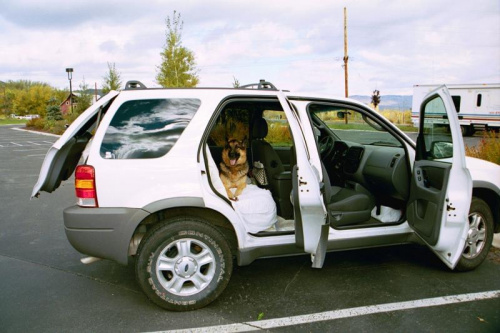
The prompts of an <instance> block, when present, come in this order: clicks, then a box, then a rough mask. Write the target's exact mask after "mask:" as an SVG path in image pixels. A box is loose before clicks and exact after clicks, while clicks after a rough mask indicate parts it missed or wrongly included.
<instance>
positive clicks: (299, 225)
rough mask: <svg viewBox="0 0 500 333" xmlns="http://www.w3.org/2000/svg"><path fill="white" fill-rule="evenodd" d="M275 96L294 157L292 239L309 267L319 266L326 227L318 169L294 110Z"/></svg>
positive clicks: (285, 101) (323, 252) (324, 251)
mask: <svg viewBox="0 0 500 333" xmlns="http://www.w3.org/2000/svg"><path fill="white" fill-rule="evenodd" d="M278 98H279V101H280V103H281V105H282V107H283V110H284V111H285V113H286V115H287V118H288V123H289V125H290V129H291V131H292V134H293V139H294V145H295V153H296V157H297V164H296V165H295V166H294V167H293V172H292V183H293V194H292V195H293V205H294V208H293V210H294V219H295V241H296V243H297V246H299V247H300V248H303V249H304V251H305V252H307V253H310V254H311V259H312V267H314V268H321V267H323V262H324V261H325V254H326V247H327V243H328V231H329V228H330V225H329V224H327V222H326V208H325V206H324V204H323V200H322V197H321V179H322V178H321V170H317V168H315V167H314V166H313V165H312V163H311V162H310V160H311V158H310V155H309V150H308V147H307V144H306V140H305V133H304V129H303V128H302V126H301V123H300V120H299V117H298V115H297V113H296V112H295V111H294V110H292V108H291V105H290V104H289V102H288V99H287V98H286V96H285V95H284V94H283V93H282V92H280V93H279V94H278Z"/></svg>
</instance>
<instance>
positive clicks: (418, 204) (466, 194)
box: [407, 86, 472, 269]
mask: <svg viewBox="0 0 500 333" xmlns="http://www.w3.org/2000/svg"><path fill="white" fill-rule="evenodd" d="M471 197H472V180H471V177H470V174H469V170H468V169H467V167H466V165H465V148H464V142H463V138H462V135H461V131H460V124H459V123H458V117H457V114H456V111H455V107H454V105H453V101H452V99H451V96H450V94H449V93H448V90H447V89H446V87H445V86H442V87H440V88H438V89H436V90H434V91H432V92H430V93H429V94H428V95H427V96H426V98H425V99H424V102H423V103H422V105H421V106H420V128H419V135H418V138H417V151H416V158H415V163H414V166H413V174H412V180H411V188H410V200H409V202H408V207H407V217H408V223H409V224H410V226H411V227H412V228H413V230H415V232H416V233H417V234H418V235H419V236H420V237H421V238H422V240H423V241H424V242H425V243H426V244H427V245H428V246H429V247H430V248H431V249H432V250H433V251H434V252H435V253H436V254H437V255H438V257H439V258H440V259H441V260H442V261H443V262H444V263H445V264H446V265H447V266H448V267H450V268H451V269H453V268H454V267H455V265H456V264H457V262H458V260H459V259H460V256H461V254H462V251H463V248H464V245H465V240H466V237H467V231H468V218H467V215H468V212H469V207H470V203H471Z"/></svg>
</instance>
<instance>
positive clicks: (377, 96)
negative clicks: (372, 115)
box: [372, 90, 380, 110]
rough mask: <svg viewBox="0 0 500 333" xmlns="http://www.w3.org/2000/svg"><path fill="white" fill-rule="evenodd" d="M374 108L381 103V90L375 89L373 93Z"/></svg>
mask: <svg viewBox="0 0 500 333" xmlns="http://www.w3.org/2000/svg"><path fill="white" fill-rule="evenodd" d="M372 104H373V108H374V109H375V110H376V109H377V106H378V105H379V104H380V91H378V90H374V91H373V95H372Z"/></svg>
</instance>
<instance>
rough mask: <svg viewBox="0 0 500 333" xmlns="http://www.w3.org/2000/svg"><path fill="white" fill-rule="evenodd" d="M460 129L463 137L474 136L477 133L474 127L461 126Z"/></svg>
mask: <svg viewBox="0 0 500 333" xmlns="http://www.w3.org/2000/svg"><path fill="white" fill-rule="evenodd" d="M460 129H461V130H462V136H472V135H473V134H474V132H475V130H474V127H473V126H470V125H469V126H467V125H460Z"/></svg>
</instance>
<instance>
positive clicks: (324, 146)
mask: <svg viewBox="0 0 500 333" xmlns="http://www.w3.org/2000/svg"><path fill="white" fill-rule="evenodd" d="M333 144H334V141H333V138H332V137H331V136H328V135H325V136H323V137H322V138H321V139H320V140H319V142H318V147H319V153H320V155H321V157H323V158H325V157H327V156H328V155H330V153H331V151H332V149H333Z"/></svg>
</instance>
